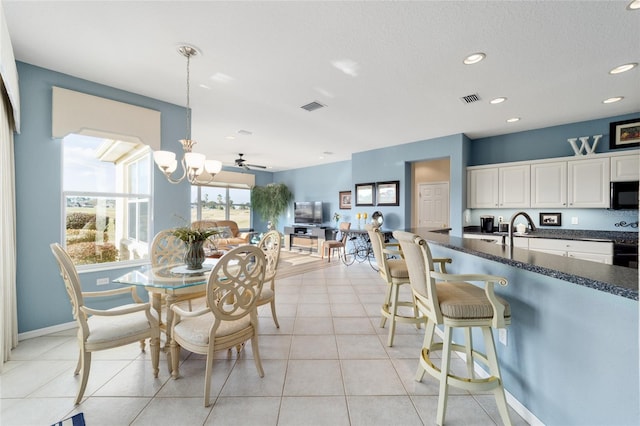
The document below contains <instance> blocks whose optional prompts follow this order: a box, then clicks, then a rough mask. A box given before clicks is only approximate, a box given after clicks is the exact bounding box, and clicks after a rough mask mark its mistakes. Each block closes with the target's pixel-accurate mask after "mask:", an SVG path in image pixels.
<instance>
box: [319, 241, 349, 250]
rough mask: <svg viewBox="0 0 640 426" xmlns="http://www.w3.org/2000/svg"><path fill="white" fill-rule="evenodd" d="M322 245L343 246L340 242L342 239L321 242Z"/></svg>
mask: <svg viewBox="0 0 640 426" xmlns="http://www.w3.org/2000/svg"><path fill="white" fill-rule="evenodd" d="M322 246H323V247H329V248H337V247H344V244H342V241H333V240H328V241H325V242H324V243H322Z"/></svg>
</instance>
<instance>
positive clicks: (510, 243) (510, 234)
mask: <svg viewBox="0 0 640 426" xmlns="http://www.w3.org/2000/svg"><path fill="white" fill-rule="evenodd" d="M518 216H524V218H525V219H527V222H528V223H529V227H530V228H531V232H533V231H535V230H536V225H534V224H533V220H532V219H531V216H529V215H528V214H527V212H517V213H514V215H513V216H511V219H509V245H510V246H511V247H513V222H515V220H516V218H517V217H518Z"/></svg>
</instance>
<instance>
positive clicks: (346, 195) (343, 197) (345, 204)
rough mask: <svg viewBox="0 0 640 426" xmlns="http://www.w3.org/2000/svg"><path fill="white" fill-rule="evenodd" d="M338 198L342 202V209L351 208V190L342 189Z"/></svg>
mask: <svg viewBox="0 0 640 426" xmlns="http://www.w3.org/2000/svg"><path fill="white" fill-rule="evenodd" d="M338 200H339V202H340V208H341V209H350V208H351V191H340V192H339V193H338Z"/></svg>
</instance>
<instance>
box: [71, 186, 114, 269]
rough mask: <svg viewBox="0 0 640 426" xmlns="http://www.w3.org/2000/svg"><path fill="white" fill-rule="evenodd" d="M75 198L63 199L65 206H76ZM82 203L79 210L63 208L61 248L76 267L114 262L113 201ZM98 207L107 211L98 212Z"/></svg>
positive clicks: (100, 210)
mask: <svg viewBox="0 0 640 426" xmlns="http://www.w3.org/2000/svg"><path fill="white" fill-rule="evenodd" d="M77 198H78V197H67V205H68V206H69V204H72V205H73V204H77V203H76V199H77ZM82 198H83V199H84V204H83V206H82V207H67V209H66V218H65V221H66V232H65V246H66V250H67V252H68V253H69V256H70V257H71V259H73V261H74V263H75V264H76V265H87V264H93V263H105V262H115V261H116V260H118V249H117V247H116V246H115V244H114V242H115V240H116V238H115V221H116V217H115V209H114V208H113V205H115V200H101V201H100V202H99V201H98V199H97V198H93V199H91V198H87V197H82ZM100 204H105V205H110V206H111V207H107V208H104V209H103V208H100Z"/></svg>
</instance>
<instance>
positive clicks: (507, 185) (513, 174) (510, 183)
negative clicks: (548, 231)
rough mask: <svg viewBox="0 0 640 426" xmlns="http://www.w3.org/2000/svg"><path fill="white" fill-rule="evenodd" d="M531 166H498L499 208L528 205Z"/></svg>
mask: <svg viewBox="0 0 640 426" xmlns="http://www.w3.org/2000/svg"><path fill="white" fill-rule="evenodd" d="M530 173H531V167H530V166H529V165H528V164H525V165H519V166H509V167H500V168H498V175H499V179H498V184H499V197H498V201H499V205H500V208H513V207H529V206H530V203H531V201H530V200H531V175H530Z"/></svg>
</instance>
